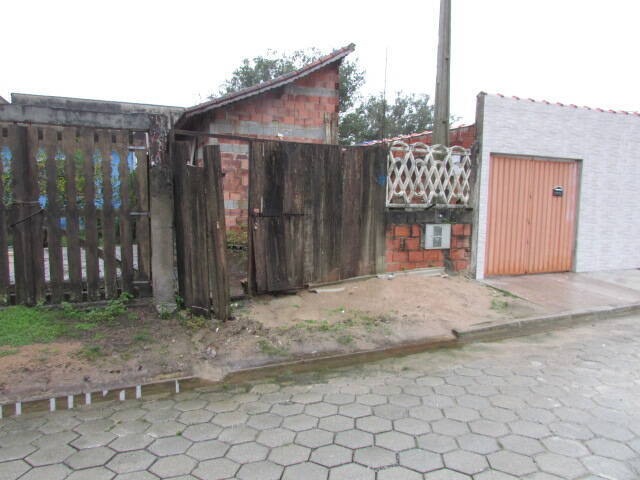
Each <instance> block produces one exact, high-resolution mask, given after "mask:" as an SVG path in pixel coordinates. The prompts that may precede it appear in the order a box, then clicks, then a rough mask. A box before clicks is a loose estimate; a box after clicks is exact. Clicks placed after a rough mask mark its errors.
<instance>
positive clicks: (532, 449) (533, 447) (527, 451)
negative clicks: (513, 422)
mask: <svg viewBox="0 0 640 480" xmlns="http://www.w3.org/2000/svg"><path fill="white" fill-rule="evenodd" d="M500 443H501V444H502V446H503V447H504V448H506V449H507V450H511V451H512V452H515V453H520V454H522V455H528V456H533V455H536V454H538V453H542V452H543V451H544V447H543V446H542V444H541V443H540V441H539V440H536V439H534V438H529V437H523V436H521V435H507V436H505V437H502V438H501V439H500Z"/></svg>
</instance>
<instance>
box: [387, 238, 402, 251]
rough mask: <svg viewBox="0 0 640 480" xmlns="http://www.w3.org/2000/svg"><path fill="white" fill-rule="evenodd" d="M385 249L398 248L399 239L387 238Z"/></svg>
mask: <svg viewBox="0 0 640 480" xmlns="http://www.w3.org/2000/svg"><path fill="white" fill-rule="evenodd" d="M387 250H396V251H397V250H400V239H399V238H387Z"/></svg>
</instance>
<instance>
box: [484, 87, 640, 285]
mask: <svg viewBox="0 0 640 480" xmlns="http://www.w3.org/2000/svg"><path fill="white" fill-rule="evenodd" d="M483 117H484V119H483V138H482V169H481V172H480V199H479V205H478V210H479V211H478V215H479V217H478V218H479V222H478V237H477V247H476V248H477V265H476V276H477V278H483V277H484V260H485V245H486V232H487V199H488V197H489V195H488V184H489V174H490V168H491V164H490V156H491V154H492V153H504V154H519V155H538V156H543V157H555V158H570V159H580V160H582V183H581V187H580V188H581V189H580V201H579V214H578V236H577V249H576V271H578V272H587V271H598V270H610V269H625V268H638V267H640V117H639V116H637V115H632V114H629V115H625V114H623V113H610V112H601V111H598V110H589V109H586V108H575V107H571V106H560V105H553V104H552V105H550V104H547V103H543V102H532V101H530V100H524V99H521V100H517V99H514V98H503V97H500V96H497V95H486V96H485V101H484V115H483Z"/></svg>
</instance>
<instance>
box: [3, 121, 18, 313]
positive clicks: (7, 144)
mask: <svg viewBox="0 0 640 480" xmlns="http://www.w3.org/2000/svg"><path fill="white" fill-rule="evenodd" d="M0 127H1V128H0V304H2V305H7V304H8V303H9V285H10V282H11V279H10V270H9V249H8V245H9V232H8V229H7V225H8V221H9V205H7V204H5V199H8V198H10V194H11V186H9V188H8V189H7V190H8V191H5V183H4V179H5V178H6V176H7V175H9V174H10V173H11V172H10V170H11V167H10V162H7V165H8V166H9V168H8V169H7V170H5V160H8V158H7V159H5V158H4V157H3V156H2V155H3V154H4V153H3V152H5V153H7V152H9V154H10V153H11V152H12V150H13V140H14V139H15V126H14V125H7V124H2V125H0ZM5 149H6V150H5Z"/></svg>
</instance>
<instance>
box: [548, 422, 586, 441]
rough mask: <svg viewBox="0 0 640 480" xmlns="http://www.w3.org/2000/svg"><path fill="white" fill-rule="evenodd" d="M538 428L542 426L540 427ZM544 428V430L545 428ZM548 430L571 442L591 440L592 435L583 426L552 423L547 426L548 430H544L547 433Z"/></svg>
mask: <svg viewBox="0 0 640 480" xmlns="http://www.w3.org/2000/svg"><path fill="white" fill-rule="evenodd" d="M540 427H543V426H542V425H540ZM544 428H545V429H546V427H544ZM549 430H551V431H552V432H553V433H555V434H556V435H558V436H559V437H564V438H571V439H573V440H589V439H590V438H593V433H592V432H591V430H589V429H588V428H587V427H585V426H584V425H577V424H575V423H569V422H554V423H552V424H550V425H549V428H548V429H546V431H547V432H548V431H549ZM546 435H550V433H547V434H546ZM537 438H541V437H537Z"/></svg>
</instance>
